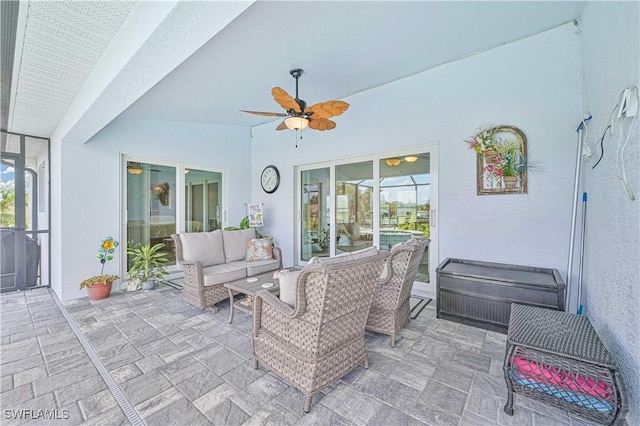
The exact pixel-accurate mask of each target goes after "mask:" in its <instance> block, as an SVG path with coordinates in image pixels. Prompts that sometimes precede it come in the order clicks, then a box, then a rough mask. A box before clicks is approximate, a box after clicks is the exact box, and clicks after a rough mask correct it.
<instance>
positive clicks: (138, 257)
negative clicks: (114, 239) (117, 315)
mask: <svg viewBox="0 0 640 426" xmlns="http://www.w3.org/2000/svg"><path fill="white" fill-rule="evenodd" d="M164 247H165V245H164V244H163V243H158V244H155V245H153V246H152V245H151V243H147V244H138V245H137V246H133V245H132V244H129V245H128V248H127V254H128V255H129V256H131V267H130V268H129V271H127V273H128V274H129V280H130V281H132V282H136V281H137V282H139V283H140V285H141V287H142V289H143V290H151V289H152V288H153V287H154V285H155V284H156V283H158V282H159V280H161V279H162V278H164V276H165V275H167V274H168V273H169V271H167V266H166V265H167V263H169V258H168V257H167V253H165V252H161V251H160V250H162V249H163V248H164Z"/></svg>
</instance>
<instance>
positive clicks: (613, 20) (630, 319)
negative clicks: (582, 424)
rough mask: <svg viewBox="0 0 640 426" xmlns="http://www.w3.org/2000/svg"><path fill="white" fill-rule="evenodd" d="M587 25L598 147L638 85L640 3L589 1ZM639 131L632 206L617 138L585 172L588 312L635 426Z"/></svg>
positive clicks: (592, 132)
mask: <svg viewBox="0 0 640 426" xmlns="http://www.w3.org/2000/svg"><path fill="white" fill-rule="evenodd" d="M582 24H583V34H582V37H583V63H584V67H583V69H584V77H583V80H584V83H583V84H584V101H583V107H584V111H585V112H587V113H591V114H592V115H593V119H592V121H591V122H590V123H589V136H588V143H589V144H590V145H591V146H592V147H594V146H595V145H596V142H597V141H599V139H600V137H601V135H602V132H603V131H604V129H605V127H606V126H607V125H608V123H607V120H608V118H609V114H610V113H611V110H612V109H613V108H614V106H615V105H616V103H617V102H618V95H619V94H620V92H621V91H622V90H623V89H624V88H626V87H631V86H640V36H639V34H640V3H638V2H593V3H591V2H590V3H588V5H587V7H586V9H585V12H584V15H583V18H582ZM629 121H630V120H629ZM629 125H630V123H629V122H627V123H626V124H625V128H629ZM639 126H640V121H636V125H635V130H634V132H633V134H632V136H631V139H630V142H629V144H628V146H627V148H626V150H625V155H624V162H625V165H626V169H627V175H628V177H629V181H630V184H631V186H632V188H633V191H634V192H635V197H636V199H635V200H634V201H632V200H630V199H629V198H627V196H626V194H625V192H624V189H623V187H622V183H621V181H620V180H619V179H618V176H617V173H616V165H615V163H616V148H617V140H618V138H617V134H616V135H614V137H610V136H608V137H606V139H605V141H604V146H605V152H604V157H603V159H602V161H601V162H600V164H599V165H598V166H597V167H596V168H595V169H593V170H592V169H591V167H592V166H593V165H594V164H595V162H596V161H597V159H598V157H599V156H600V150H599V148H598V149H595V150H594V151H595V152H594V156H593V159H592V160H591V161H590V162H588V163H585V168H584V171H585V172H584V175H583V177H584V190H585V191H587V192H588V202H587V203H588V210H587V230H586V257H585V283H584V292H585V296H586V299H585V302H584V307H585V313H586V315H587V316H588V317H589V319H590V320H591V322H592V323H593V325H594V327H595V329H596V331H597V332H598V335H599V336H600V337H601V338H602V340H603V341H604V343H605V345H606V346H607V347H608V348H609V349H610V350H611V351H612V352H613V354H614V356H615V358H616V361H617V362H618V364H619V365H620V367H621V369H622V373H623V377H624V379H625V383H626V386H627V389H628V396H629V400H630V406H631V410H630V414H629V417H628V418H627V422H628V424H630V425H637V424H640V372H639V371H638V367H640V332H639V330H640V314H639V312H640V243H639V240H640V131H639V130H638V129H639Z"/></svg>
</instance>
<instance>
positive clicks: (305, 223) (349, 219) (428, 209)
mask: <svg viewBox="0 0 640 426" xmlns="http://www.w3.org/2000/svg"><path fill="white" fill-rule="evenodd" d="M367 157H368V158H367ZM436 157H437V146H436V145H425V146H423V147H420V148H418V149H416V148H414V149H410V150H399V151H393V152H389V153H383V154H377V155H376V154H373V155H369V156H362V157H358V158H354V160H353V161H349V160H346V161H345V160H340V161H328V162H326V163H322V164H315V165H310V166H301V167H299V168H298V176H299V182H298V187H299V208H300V210H299V217H300V221H299V228H298V229H299V230H298V233H297V241H298V254H299V256H298V262H300V263H304V262H307V261H308V260H309V259H310V258H311V257H313V256H319V257H322V256H332V255H339V254H342V253H347V252H353V251H356V250H360V249H364V248H367V247H371V246H377V247H378V248H380V249H382V250H390V249H391V247H393V246H394V245H395V244H398V243H402V242H404V241H407V240H408V239H410V238H412V237H418V236H422V237H427V238H430V239H431V243H430V245H429V248H428V249H427V251H425V253H424V255H423V257H422V261H421V264H420V268H419V271H418V276H417V277H416V281H418V282H419V283H423V284H424V283H430V282H431V280H432V278H433V277H434V272H435V267H436V266H437V263H438V258H437V234H436V222H435V219H436V218H435V210H436V209H435V206H436V205H437V191H436V189H435V188H436V187H437V186H436V185H435V184H436V183H437V175H436V173H435V166H436V164H437V162H436V160H435V159H436ZM332 190H333V191H332ZM332 192H333V194H334V195H333V196H332ZM419 283H418V284H419ZM416 287H418V289H419V290H425V287H424V286H423V287H422V288H420V285H417V286H414V290H415V289H416Z"/></svg>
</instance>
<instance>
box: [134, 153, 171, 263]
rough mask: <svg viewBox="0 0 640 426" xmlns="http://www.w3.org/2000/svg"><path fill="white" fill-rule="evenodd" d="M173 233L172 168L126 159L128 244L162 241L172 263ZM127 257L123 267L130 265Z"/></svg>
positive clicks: (135, 244)
mask: <svg viewBox="0 0 640 426" xmlns="http://www.w3.org/2000/svg"><path fill="white" fill-rule="evenodd" d="M175 232H176V168H175V167H171V166H160V165H157V164H147V163H138V162H127V240H128V245H132V246H134V247H135V246H137V245H139V244H151V245H152V246H153V245H155V244H159V243H161V244H165V247H164V248H163V251H164V252H165V253H167V255H168V257H169V259H171V262H170V263H169V264H170V265H174V264H175V254H174V252H173V244H172V240H171V234H173V233H175ZM130 262H131V261H130V256H129V257H128V261H127V269H129V267H130Z"/></svg>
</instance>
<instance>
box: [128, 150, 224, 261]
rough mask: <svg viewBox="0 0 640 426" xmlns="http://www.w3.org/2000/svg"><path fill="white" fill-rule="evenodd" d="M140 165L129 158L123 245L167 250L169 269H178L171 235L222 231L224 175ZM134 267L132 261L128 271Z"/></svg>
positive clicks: (165, 165)
mask: <svg viewBox="0 0 640 426" xmlns="http://www.w3.org/2000/svg"><path fill="white" fill-rule="evenodd" d="M137 160H139V159H138V158H135V157H128V156H127V157H125V168H126V177H125V185H124V186H125V188H124V194H125V196H124V197H125V198H124V204H125V212H124V213H125V216H126V226H125V227H124V233H125V235H126V237H125V238H126V240H125V239H124V238H123V240H125V241H127V242H128V245H129V246H136V245H138V244H151V245H155V244H159V243H161V244H164V247H163V249H162V251H164V252H165V253H166V254H167V255H168V257H169V259H171V263H170V265H176V262H175V247H174V244H173V240H172V239H171V234H174V233H177V232H180V231H185V232H205V231H213V230H216V229H219V228H220V227H222V217H223V201H222V200H223V194H222V192H223V187H222V178H223V176H222V173H221V172H218V171H210V170H202V169H196V168H189V167H185V166H184V165H182V164H180V163H171V162H165V163H163V164H159V162H157V161H155V162H145V161H144V160H142V161H137ZM123 252H124V253H126V251H123ZM124 255H126V254H124ZM130 262H131V260H130V259H129V258H128V257H127V259H126V265H127V269H128V267H129V266H130ZM176 268H177V267H176ZM171 269H174V268H171Z"/></svg>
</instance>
